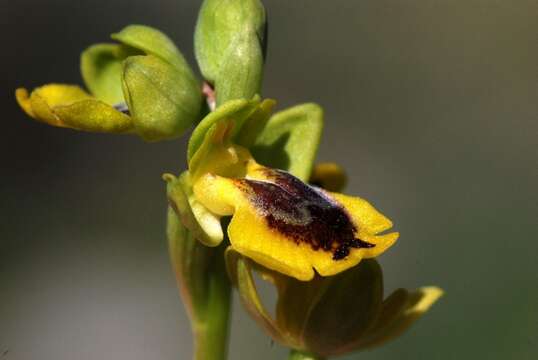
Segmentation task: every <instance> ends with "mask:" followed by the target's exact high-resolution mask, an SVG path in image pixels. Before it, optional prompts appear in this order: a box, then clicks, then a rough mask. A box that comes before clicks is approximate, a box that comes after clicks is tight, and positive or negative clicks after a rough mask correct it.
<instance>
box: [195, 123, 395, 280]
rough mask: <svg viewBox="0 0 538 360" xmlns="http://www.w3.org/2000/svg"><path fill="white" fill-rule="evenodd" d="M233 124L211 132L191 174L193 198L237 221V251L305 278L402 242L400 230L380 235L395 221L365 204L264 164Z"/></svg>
mask: <svg viewBox="0 0 538 360" xmlns="http://www.w3.org/2000/svg"><path fill="white" fill-rule="evenodd" d="M233 126H234V122H233V121H231V120H226V119H225V120H222V121H220V122H217V123H216V124H215V125H213V126H212V127H211V128H210V129H209V130H208V131H207V133H206V135H205V139H204V141H203V143H202V144H201V145H200V147H199V148H198V150H197V151H196V153H195V154H194V156H193V157H192V159H191V161H190V163H189V172H190V183H191V185H192V191H193V196H191V198H193V201H194V202H195V203H196V204H198V205H199V206H202V207H204V208H205V209H207V210H208V212H209V213H210V214H212V215H213V216H214V219H213V220H211V222H212V223H213V224H218V223H219V222H218V219H219V218H220V217H223V216H231V221H230V224H229V226H228V237H229V239H230V243H231V246H232V248H233V249H235V250H236V251H237V252H239V253H241V254H243V255H245V256H247V257H249V258H251V259H253V260H254V261H256V262H257V263H259V264H261V265H263V266H265V267H267V268H269V269H272V270H276V271H278V272H280V273H283V274H286V275H289V276H292V277H295V278H297V279H299V280H303V281H306V280H310V279H312V278H313V277H314V274H315V272H314V270H315V271H317V272H318V273H319V274H320V275H322V276H329V275H334V274H337V273H339V272H341V271H344V270H346V269H348V268H350V267H353V266H355V265H357V264H358V263H359V262H360V261H361V259H363V258H373V257H376V256H378V255H380V254H381V253H382V252H384V251H385V250H386V249H387V248H388V247H390V246H391V245H392V244H393V243H394V242H395V241H396V239H397V238H398V233H396V232H392V233H383V234H381V233H382V232H384V231H386V230H388V229H390V228H391V227H392V222H391V221H390V220H389V219H387V218H386V217H385V216H383V215H382V214H381V213H379V212H378V211H377V210H376V209H375V208H374V207H373V206H372V205H371V204H370V203H368V202H367V201H366V200H363V199H361V198H359V197H351V196H346V195H343V194H339V193H333V192H329V191H326V190H323V189H321V188H317V187H315V186H311V185H308V184H306V183H304V182H302V181H301V180H299V179H298V178H296V177H295V176H293V175H291V174H290V173H288V172H286V171H282V170H277V169H272V168H268V167H265V166H262V165H260V164H258V163H257V162H256V161H255V159H254V158H253V157H252V155H251V153H250V152H249V150H247V149H246V148H245V147H242V146H239V145H237V144H234V143H233V142H231V141H230V134H231V133H233ZM202 222H203V221H202Z"/></svg>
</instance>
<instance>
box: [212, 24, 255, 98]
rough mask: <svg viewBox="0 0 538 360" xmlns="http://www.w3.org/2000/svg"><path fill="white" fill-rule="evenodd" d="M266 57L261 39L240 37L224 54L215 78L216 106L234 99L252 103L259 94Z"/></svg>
mask: <svg viewBox="0 0 538 360" xmlns="http://www.w3.org/2000/svg"><path fill="white" fill-rule="evenodd" d="M262 77H263V55H262V49H261V45H260V42H259V39H258V36H257V35H256V34H255V33H253V32H245V33H244V34H237V36H235V37H234V39H233V41H232V42H231V43H230V46H229V47H228V49H227V50H226V52H225V53H224V54H223V58H222V62H221V64H220V69H219V72H218V74H217V76H216V78H215V96H216V99H217V106H219V105H221V104H223V103H225V102H226V101H228V100H232V99H250V98H252V97H253V96H254V95H256V94H258V93H260V88H261V83H262Z"/></svg>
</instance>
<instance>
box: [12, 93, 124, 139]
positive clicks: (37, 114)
mask: <svg viewBox="0 0 538 360" xmlns="http://www.w3.org/2000/svg"><path fill="white" fill-rule="evenodd" d="M15 96H16V98H17V101H18V103H19V105H20V106H21V107H22V108H23V110H24V111H25V112H26V113H27V114H28V115H30V116H31V117H33V118H34V119H36V120H38V121H42V122H44V123H47V124H49V125H52V126H58V127H67V128H72V129H76V130H84V131H91V132H110V133H124V132H128V131H130V130H131V128H132V122H131V119H130V117H129V116H127V115H125V114H123V113H121V112H120V111H118V110H116V109H115V108H113V107H112V106H110V105H108V104H105V103H104V102H102V101H99V100H97V99H95V98H94V97H92V96H91V95H89V94H88V93H87V92H85V91H84V90H82V89H81V88H80V87H78V86H74V85H64V84H49V85H44V86H41V87H38V88H36V89H35V90H33V91H32V93H31V94H30V95H29V96H28V91H27V90H26V89H22V88H21V89H17V91H16V93H15Z"/></svg>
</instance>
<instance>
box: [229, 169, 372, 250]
mask: <svg viewBox="0 0 538 360" xmlns="http://www.w3.org/2000/svg"><path fill="white" fill-rule="evenodd" d="M266 174H267V175H268V176H269V177H270V178H272V180H273V182H268V181H258V180H248V179H242V180H238V182H239V183H240V184H241V185H243V186H241V187H242V188H243V189H244V190H245V192H246V193H247V194H248V195H249V197H250V200H251V201H252V203H253V204H254V206H255V207H256V208H257V209H258V210H259V211H260V213H261V214H262V216H263V217H264V218H265V220H266V221H267V224H268V225H269V227H271V228H273V229H275V230H277V231H279V232H280V233H281V234H283V235H285V236H286V237H288V238H290V239H292V240H293V241H295V242H296V243H297V244H299V243H307V244H310V246H311V247H312V249H314V250H323V251H330V252H332V254H333V259H334V260H341V259H344V258H345V257H346V256H348V255H349V249H350V248H371V247H374V246H375V245H374V244H371V243H368V242H366V241H363V240H361V239H358V238H356V237H355V233H356V232H357V228H356V226H355V225H354V224H353V222H352V221H351V219H350V217H349V215H348V213H347V212H346V210H345V209H344V208H343V207H342V206H341V205H339V204H338V203H336V202H335V201H334V200H332V199H331V198H329V197H328V196H327V195H326V194H325V193H324V192H323V191H322V190H320V189H318V188H315V187H313V186H309V185H307V184H305V183H303V182H302V181H301V180H299V179H297V178H296V177H294V176H293V175H291V174H289V173H287V172H285V171H281V170H270V169H267V170H266Z"/></svg>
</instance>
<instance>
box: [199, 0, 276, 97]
mask: <svg viewBox="0 0 538 360" xmlns="http://www.w3.org/2000/svg"><path fill="white" fill-rule="evenodd" d="M266 41H267V39H266V17H265V9H264V7H263V5H262V3H261V2H260V1H259V0H205V1H204V3H203V4H202V7H201V9H200V13H199V15H198V21H197V24H196V31H195V35H194V45H195V53H196V59H197V61H198V65H199V67H200V69H201V71H202V74H203V76H204V78H205V79H206V80H207V81H208V82H210V83H211V84H213V85H215V91H216V96H217V104H222V103H224V102H226V101H228V100H232V99H238V98H246V99H250V98H252V96H254V95H255V94H257V93H259V91H260V86H261V79H262V72H263V58H264V52H265V45H266Z"/></svg>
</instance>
